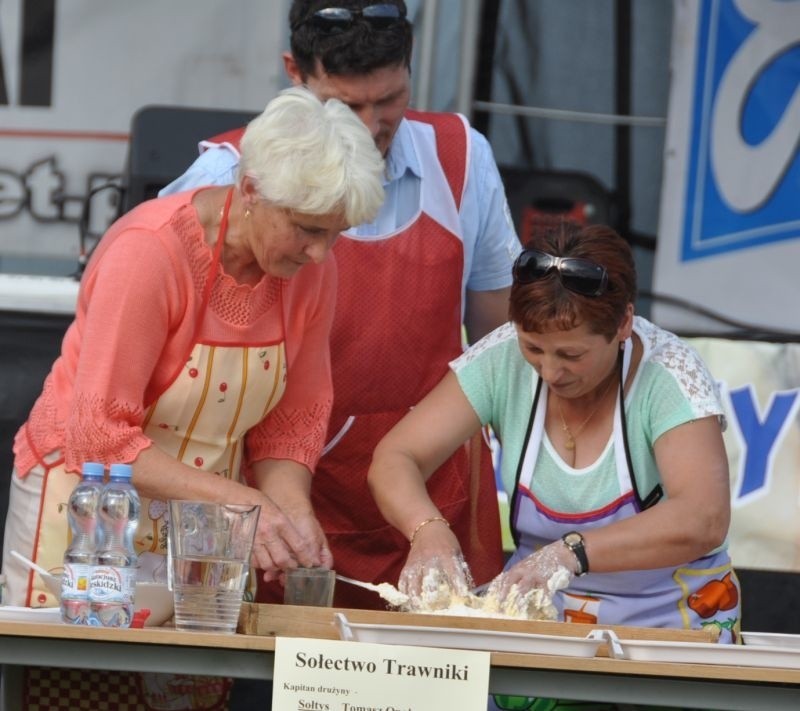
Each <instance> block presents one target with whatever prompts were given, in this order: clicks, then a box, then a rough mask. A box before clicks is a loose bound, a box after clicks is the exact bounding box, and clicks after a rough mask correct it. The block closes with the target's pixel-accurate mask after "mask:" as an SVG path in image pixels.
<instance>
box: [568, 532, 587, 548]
mask: <svg viewBox="0 0 800 711" xmlns="http://www.w3.org/2000/svg"><path fill="white" fill-rule="evenodd" d="M582 542H583V536H581V534H580V533H574V532H573V533H568V534H567V535H566V536H564V543H566V544H567V545H568V546H579V545H580V544H581V543H582Z"/></svg>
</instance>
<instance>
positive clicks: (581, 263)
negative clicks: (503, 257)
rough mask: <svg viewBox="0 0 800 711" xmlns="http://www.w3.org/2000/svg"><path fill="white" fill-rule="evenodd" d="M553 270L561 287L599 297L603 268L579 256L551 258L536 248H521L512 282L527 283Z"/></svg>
mask: <svg viewBox="0 0 800 711" xmlns="http://www.w3.org/2000/svg"><path fill="white" fill-rule="evenodd" d="M553 270H555V271H556V273H557V274H558V278H559V280H560V281H561V284H562V286H563V287H564V288H565V289H569V290H570V291H572V292H574V293H576V294H580V295H581V296H600V295H601V294H602V293H603V292H605V290H606V287H607V286H608V272H607V271H606V270H605V267H601V266H600V265H599V264H595V263H594V262H592V261H591V260H589V259H581V258H580V257H554V256H553V255H552V254H548V253H547V252H542V251H541V250H540V249H525V250H523V251H522V252H521V253H520V255H519V256H518V257H517V259H516V261H515V262H514V270H513V275H514V281H516V282H517V283H518V284H530V283H532V282H534V281H536V280H537V279H541V278H542V277H545V276H547V275H548V274H549V273H550V272H552V271H553Z"/></svg>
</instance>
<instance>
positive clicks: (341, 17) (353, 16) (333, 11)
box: [292, 3, 406, 32]
mask: <svg viewBox="0 0 800 711" xmlns="http://www.w3.org/2000/svg"><path fill="white" fill-rule="evenodd" d="M405 18H406V13H405V12H404V11H403V10H402V9H401V8H399V7H398V6H397V5H392V4H390V3H380V4H378V5H366V6H365V7H362V8H361V9H360V10H359V9H358V8H353V9H350V8H347V7H326V8H323V9H322V10H317V11H316V12H315V13H313V14H311V15H310V16H309V17H306V18H305V19H304V20H300V22H297V23H295V24H294V25H293V26H292V31H294V30H296V29H297V28H298V27H301V26H302V25H305V24H307V23H309V24H312V25H314V27H316V28H317V29H320V30H323V31H326V32H344V31H345V30H346V29H348V28H349V27H350V26H351V25H352V24H353V23H354V22H355V21H356V20H358V19H363V20H366V21H367V22H368V23H369V24H370V26H371V27H373V28H374V29H376V30H385V29H388V28H389V27H393V26H394V25H396V24H397V23H399V22H402V21H403V20H405Z"/></svg>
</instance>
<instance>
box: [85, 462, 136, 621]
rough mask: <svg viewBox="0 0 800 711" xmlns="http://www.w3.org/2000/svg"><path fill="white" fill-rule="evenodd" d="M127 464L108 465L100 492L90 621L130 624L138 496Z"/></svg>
mask: <svg viewBox="0 0 800 711" xmlns="http://www.w3.org/2000/svg"><path fill="white" fill-rule="evenodd" d="M131 475H132V470H131V467H130V465H129V464H112V465H111V469H110V471H109V481H108V483H107V484H106V485H105V487H104V488H103V491H102V493H101V495H100V528H101V535H102V541H103V542H102V545H101V547H100V548H99V549H98V551H97V565H96V566H95V569H94V573H93V574H92V580H91V585H90V591H89V597H90V600H91V606H92V624H95V625H100V626H102V627H130V625H131V620H132V618H133V597H134V591H135V588H136V562H137V561H136V551H135V549H134V545H133V537H134V534H135V532H136V527H137V525H138V523H139V509H140V506H141V504H140V503H139V495H138V494H137V493H136V489H135V488H134V487H133V484H131Z"/></svg>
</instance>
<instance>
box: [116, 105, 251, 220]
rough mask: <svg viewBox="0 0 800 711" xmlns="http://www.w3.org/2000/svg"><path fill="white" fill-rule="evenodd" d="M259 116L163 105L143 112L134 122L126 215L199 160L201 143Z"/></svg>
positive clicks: (125, 181) (124, 204)
mask: <svg viewBox="0 0 800 711" xmlns="http://www.w3.org/2000/svg"><path fill="white" fill-rule="evenodd" d="M257 113H258V112H256V111H227V110H217V109H201V108H190V107H185V106H161V105H151V106H144V107H142V108H141V109H139V110H138V111H137V112H136V113H135V114H134V115H133V119H132V120H131V130H130V146H129V149H128V160H127V164H126V166H125V172H124V175H123V185H122V188H123V191H124V192H123V199H122V212H127V211H128V210H130V209H131V208H132V207H135V206H136V205H138V204H139V203H140V202H143V201H144V200H149V199H150V198H153V197H155V196H156V195H157V194H158V191H159V190H160V189H161V188H163V187H164V186H165V185H166V184H167V183H170V182H171V181H172V180H174V179H175V178H177V177H178V176H179V175H181V174H182V173H183V172H184V171H185V170H186V169H187V168H188V167H189V166H190V165H191V164H192V162H193V161H194V160H195V158H197V156H198V149H197V145H198V143H199V142H200V141H202V140H203V139H206V138H211V137H212V136H215V135H217V134H220V133H223V132H225V131H229V130H231V129H234V128H239V127H240V126H244V125H246V124H247V123H248V122H249V121H250V120H251V119H252V118H253V117H254V116H256V115H257Z"/></svg>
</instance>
